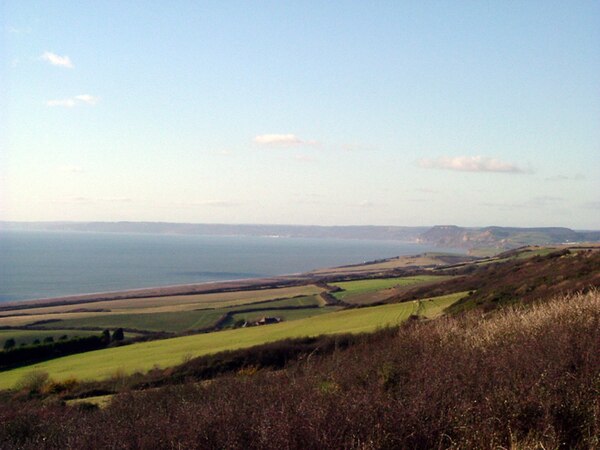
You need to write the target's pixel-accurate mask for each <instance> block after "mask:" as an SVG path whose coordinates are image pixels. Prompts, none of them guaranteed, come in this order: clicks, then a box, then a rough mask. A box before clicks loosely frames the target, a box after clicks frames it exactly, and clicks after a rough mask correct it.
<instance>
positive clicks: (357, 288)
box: [332, 275, 450, 300]
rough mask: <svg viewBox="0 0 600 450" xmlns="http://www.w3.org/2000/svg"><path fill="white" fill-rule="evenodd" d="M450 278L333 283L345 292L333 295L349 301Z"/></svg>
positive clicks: (377, 279) (381, 279)
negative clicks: (387, 290) (353, 298)
mask: <svg viewBox="0 0 600 450" xmlns="http://www.w3.org/2000/svg"><path fill="white" fill-rule="evenodd" d="M448 278H450V277H448V276H443V275H417V276H414V277H399V278H376V279H372V280H357V281H342V282H340V283H333V284H332V286H337V287H340V288H342V289H343V291H340V292H336V293H335V294H333V295H334V296H335V298H337V299H338V300H349V299H350V297H353V296H358V295H362V294H368V293H371V292H377V291H380V290H384V289H390V288H394V287H397V286H402V287H403V286H413V285H415V286H416V285H419V284H427V283H434V282H436V281H444V280H447V279H448Z"/></svg>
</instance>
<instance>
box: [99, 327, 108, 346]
mask: <svg viewBox="0 0 600 450" xmlns="http://www.w3.org/2000/svg"><path fill="white" fill-rule="evenodd" d="M101 337H102V340H103V341H104V342H105V343H106V345H108V344H109V343H110V331H109V330H102V336H101Z"/></svg>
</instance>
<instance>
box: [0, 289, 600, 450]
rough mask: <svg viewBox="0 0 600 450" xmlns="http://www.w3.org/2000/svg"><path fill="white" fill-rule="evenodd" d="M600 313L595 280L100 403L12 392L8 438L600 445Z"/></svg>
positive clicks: (186, 443)
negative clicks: (575, 291)
mask: <svg viewBox="0 0 600 450" xmlns="http://www.w3.org/2000/svg"><path fill="white" fill-rule="evenodd" d="M599 321H600V295H598V292H595V291H593V292H590V293H588V294H587V295H575V296H568V297H565V296H559V297H555V298H553V299H550V300H547V301H545V302H542V303H539V304H537V305H536V306H534V307H532V308H528V309H509V310H505V311H503V312H502V313H494V314H493V315H491V316H485V315H482V314H481V313H480V312H472V313H470V314H468V315H466V316H462V317H456V318H446V319H443V320H435V321H426V322H415V321H412V322H410V323H409V325H407V326H404V327H401V328H400V329H397V330H394V331H393V332H391V331H380V332H379V333H378V334H376V335H374V336H372V337H371V338H370V339H364V340H361V341H356V342H354V344H353V345H350V346H345V345H340V346H337V345H334V346H332V345H331V344H332V343H331V342H330V343H329V348H330V351H329V353H326V354H324V355H315V354H314V352H313V353H311V354H310V356H308V357H305V358H300V359H298V360H297V361H296V362H290V363H288V364H287V365H286V367H285V369H283V370H279V371H270V370H260V369H259V368H257V367H256V366H251V365H250V366H246V367H245V368H244V369H242V370H238V371H237V373H236V374H229V375H228V376H225V377H221V378H217V379H215V380H213V381H211V382H210V383H202V384H197V383H187V384H183V385H180V386H174V387H167V388H160V389H149V390H145V391H141V392H131V391H128V390H124V392H123V393H122V394H119V395H117V396H115V397H114V398H113V399H112V400H111V399H107V398H106V397H103V398H102V404H103V405H104V406H103V409H98V408H97V407H94V406H93V405H91V404H90V403H76V404H74V406H67V405H65V404H64V403H60V402H57V401H48V400H46V401H45V402H44V403H40V402H37V401H36V400H35V399H33V400H30V399H27V397H12V398H6V396H5V399H4V401H2V402H0V423H2V427H0V447H2V448H5V449H13V448H21V449H33V448H40V446H43V447H44V448H99V447H100V448H116V447H118V448H140V449H150V448H249V449H276V448H290V449H300V448H323V449H339V448H348V449H378V448H411V449H431V448H438V449H457V448H461V449H482V448H485V449H487V448H489V449H492V448H519V449H532V450H533V449H539V448H557V449H558V448H565V449H567V448H574V449H578V448H580V449H591V448H597V443H598V433H599V431H600V420H599V417H598V414H597V411H598V407H599V406H600V405H599V404H598V398H599V397H598V392H597V380H598V379H599V377H600V327H598V323H599ZM346 343H347V344H351V342H349V341H346ZM275 350H276V349H275V348H272V349H271V352H272V353H273V354H274V352H275ZM266 351H267V352H268V351H269V350H266ZM166 373H167V372H165V374H166ZM171 373H173V372H171ZM40 380H41V384H40ZM594 380H595V381H594ZM29 382H30V383H38V384H37V386H40V387H43V386H44V383H45V381H44V380H43V378H39V377H38V378H37V381H36V379H31V380H30V381H29ZM594 383H596V384H594ZM113 384H114V385H115V386H118V385H122V386H125V385H123V384H122V381H120V379H119V378H118V377H116V378H115V379H114V382H113ZM25 386H26V385H25ZM29 386H34V384H29ZM47 386H48V387H45V388H44V389H49V390H50V391H52V389H55V390H57V392H60V389H65V386H69V385H68V383H65V384H63V385H58V384H56V383H55V384H52V385H47ZM61 386H63V387H61ZM149 430H152V432H149Z"/></svg>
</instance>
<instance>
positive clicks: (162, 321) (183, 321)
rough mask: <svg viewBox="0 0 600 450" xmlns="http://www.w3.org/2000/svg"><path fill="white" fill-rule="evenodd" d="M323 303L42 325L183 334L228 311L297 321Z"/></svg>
mask: <svg viewBox="0 0 600 450" xmlns="http://www.w3.org/2000/svg"><path fill="white" fill-rule="evenodd" d="M319 305H320V302H319V300H317V298H316V296H314V295H312V296H302V297H294V298H288V299H281V300H274V301H261V302H258V303H253V304H250V303H246V304H240V305H238V306H232V307H229V308H216V309H197V310H192V311H173V312H152V313H150V312H149V313H138V314H129V313H124V314H123V313H114V314H113V313H110V314H98V315H96V316H95V317H83V318H74V319H69V318H65V319H62V320H60V321H58V322H49V323H46V324H42V325H40V326H41V327H46V328H55V327H60V328H64V327H66V328H81V327H83V328H110V329H114V328H128V329H135V330H144V331H165V332H171V333H180V332H183V331H190V330H201V329H207V328H211V327H213V326H215V325H216V323H217V321H218V320H219V319H220V318H222V317H223V316H224V315H225V314H227V313H232V312H234V311H244V310H253V311H252V314H253V316H252V317H254V316H258V317H263V316H270V315H277V316H278V317H281V318H283V319H284V320H293V319H295V318H298V317H309V316H311V315H315V314H319V313H320V309H321V308H318V306H319ZM315 307H317V308H315ZM275 308H306V309H298V310H292V309H289V310H281V311H278V312H277V314H275V313H274V309H275ZM236 316H237V315H236ZM240 318H241V315H240ZM236 320H237V319H236ZM234 321H235V320H234ZM232 323H233V322H232Z"/></svg>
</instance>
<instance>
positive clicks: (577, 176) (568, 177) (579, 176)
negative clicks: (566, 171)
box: [544, 173, 585, 181]
mask: <svg viewBox="0 0 600 450" xmlns="http://www.w3.org/2000/svg"><path fill="white" fill-rule="evenodd" d="M583 179H585V176H584V175H583V174H581V173H576V174H575V175H553V176H551V177H546V178H544V181H579V180H583Z"/></svg>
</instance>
